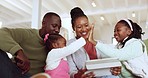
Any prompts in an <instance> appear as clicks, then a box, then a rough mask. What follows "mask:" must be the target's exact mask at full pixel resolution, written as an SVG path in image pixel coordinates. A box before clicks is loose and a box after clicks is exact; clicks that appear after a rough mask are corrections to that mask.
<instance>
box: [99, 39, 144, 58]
mask: <svg viewBox="0 0 148 78" xmlns="http://www.w3.org/2000/svg"><path fill="white" fill-rule="evenodd" d="M96 48H98V49H100V50H101V52H102V53H104V54H106V55H108V56H110V57H115V58H119V60H128V59H132V58H135V57H137V56H139V55H141V54H142V44H141V43H140V42H139V41H138V40H137V41H133V42H131V43H129V44H127V45H125V46H124V47H123V48H121V49H115V48H112V47H110V46H109V45H108V44H103V43H100V42H98V43H97V44H96Z"/></svg>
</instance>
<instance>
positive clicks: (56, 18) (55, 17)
mask: <svg viewBox="0 0 148 78" xmlns="http://www.w3.org/2000/svg"><path fill="white" fill-rule="evenodd" d="M49 18H50V19H49V21H48V22H58V23H60V22H61V19H60V17H58V16H55V15H52V16H50V17H49Z"/></svg>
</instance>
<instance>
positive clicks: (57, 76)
mask: <svg viewBox="0 0 148 78" xmlns="http://www.w3.org/2000/svg"><path fill="white" fill-rule="evenodd" d="M68 72H69V66H68V63H67V61H65V60H63V59H62V60H61V61H60V64H59V65H58V67H57V68H55V69H53V70H45V73H47V74H49V75H50V76H51V78H70V75H69V73H68Z"/></svg>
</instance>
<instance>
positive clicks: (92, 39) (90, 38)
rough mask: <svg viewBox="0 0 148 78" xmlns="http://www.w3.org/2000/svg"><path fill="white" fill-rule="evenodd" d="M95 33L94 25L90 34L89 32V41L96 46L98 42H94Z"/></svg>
mask: <svg viewBox="0 0 148 78" xmlns="http://www.w3.org/2000/svg"><path fill="white" fill-rule="evenodd" d="M93 31H94V24H92V26H91V30H90V32H89V37H88V40H89V41H90V42H91V43H92V44H94V45H96V44H97V42H96V41H95V40H94V38H93Z"/></svg>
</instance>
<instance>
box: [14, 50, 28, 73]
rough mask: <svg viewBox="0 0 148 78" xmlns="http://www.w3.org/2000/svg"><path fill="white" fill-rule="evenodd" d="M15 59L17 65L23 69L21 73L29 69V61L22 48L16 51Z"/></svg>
mask: <svg viewBox="0 0 148 78" xmlns="http://www.w3.org/2000/svg"><path fill="white" fill-rule="evenodd" d="M15 61H16V64H17V66H18V67H19V68H20V69H21V70H22V71H23V72H22V74H24V73H26V72H28V71H29V70H30V61H29V60H28V58H27V57H26V55H25V54H24V53H23V51H22V50H18V51H17V53H16V57H15Z"/></svg>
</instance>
